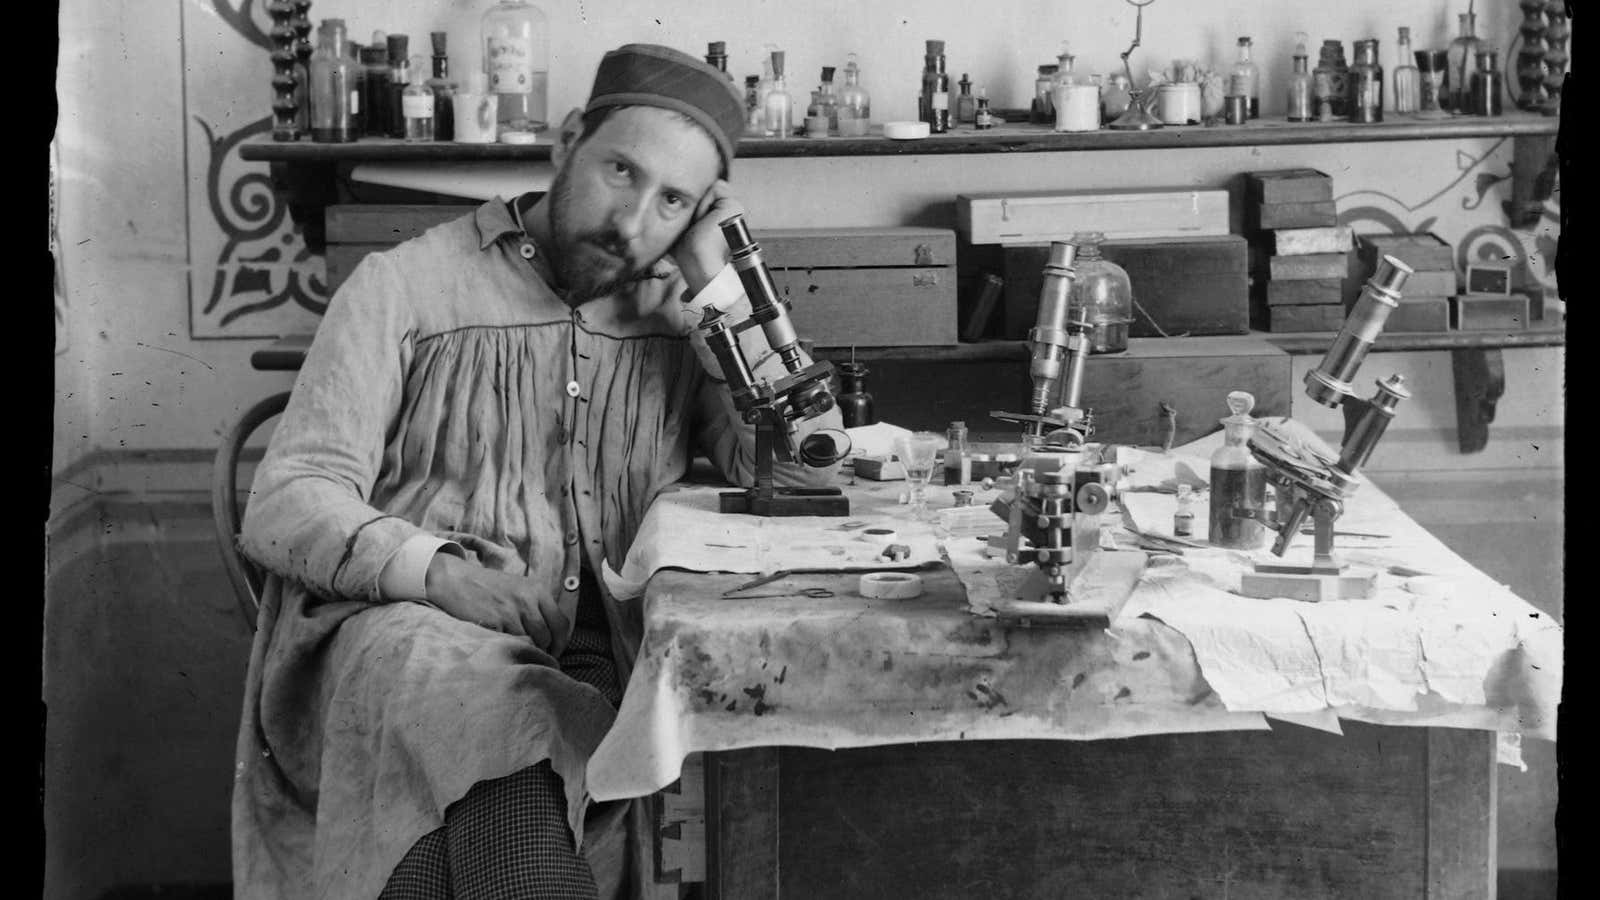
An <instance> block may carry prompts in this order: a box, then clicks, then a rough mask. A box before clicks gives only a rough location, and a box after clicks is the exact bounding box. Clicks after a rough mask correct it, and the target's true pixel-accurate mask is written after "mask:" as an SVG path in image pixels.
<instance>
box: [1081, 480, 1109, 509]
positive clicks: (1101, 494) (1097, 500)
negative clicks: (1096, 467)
mask: <svg viewBox="0 0 1600 900" xmlns="http://www.w3.org/2000/svg"><path fill="white" fill-rule="evenodd" d="M1076 500H1077V507H1078V512H1081V513H1084V514H1085V515H1091V516H1098V515H1099V514H1101V513H1103V512H1105V511H1106V507H1108V506H1110V505H1111V492H1110V491H1108V490H1106V486H1105V485H1103V484H1101V483H1099V482H1097V481H1091V482H1090V483H1088V484H1086V485H1084V486H1083V487H1081V488H1078V496H1077V498H1076Z"/></svg>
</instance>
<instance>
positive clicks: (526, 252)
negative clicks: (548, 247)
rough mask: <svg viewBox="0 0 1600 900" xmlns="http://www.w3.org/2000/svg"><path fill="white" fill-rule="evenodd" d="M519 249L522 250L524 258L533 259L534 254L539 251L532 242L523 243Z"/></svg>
mask: <svg viewBox="0 0 1600 900" xmlns="http://www.w3.org/2000/svg"><path fill="white" fill-rule="evenodd" d="M518 249H519V250H520V251H521V253H522V258H523V259H533V255H534V254H535V253H536V252H538V251H536V250H534V249H533V245H532V244H523V245H522V246H521V247H520V248H518Z"/></svg>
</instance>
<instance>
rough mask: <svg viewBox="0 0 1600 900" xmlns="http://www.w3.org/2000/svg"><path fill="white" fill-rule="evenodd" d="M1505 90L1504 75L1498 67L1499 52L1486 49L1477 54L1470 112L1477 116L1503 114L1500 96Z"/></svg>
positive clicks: (1489, 48)
mask: <svg viewBox="0 0 1600 900" xmlns="http://www.w3.org/2000/svg"><path fill="white" fill-rule="evenodd" d="M1504 90H1505V75H1504V74H1503V73H1501V71H1500V66H1499V52H1498V51H1497V50H1495V48H1493V47H1487V48H1485V49H1484V50H1482V51H1480V52H1479V53H1478V71H1476V72H1474V73H1472V112H1473V114H1474V115H1479V116H1498V115H1500V114H1501V113H1502V112H1504V108H1503V107H1502V105H1501V101H1500V96H1501V93H1502V92H1503V91H1504Z"/></svg>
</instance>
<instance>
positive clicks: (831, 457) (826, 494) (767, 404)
mask: <svg viewBox="0 0 1600 900" xmlns="http://www.w3.org/2000/svg"><path fill="white" fill-rule="evenodd" d="M718 225H719V227H720V228H721V229H722V237H723V239H724V240H726V241H727V242H728V248H729V249H730V250H731V251H732V258H731V260H730V262H731V264H732V265H733V268H734V270H735V271H736V272H737V273H738V275H739V281H740V283H741V284H742V285H743V286H744V291H745V295H746V296H747V297H749V299H750V316H749V318H746V319H744V320H742V321H734V320H733V319H732V317H730V316H729V315H728V314H727V313H725V312H723V311H721V310H718V309H717V308H716V307H714V306H708V307H706V309H705V312H704V313H703V318H702V319H701V321H700V324H699V325H698V328H699V330H700V333H701V335H702V336H703V337H704V338H705V341H706V344H707V346H709V347H710V348H711V352H712V353H713V354H714V355H715V356H716V359H717V364H718V366H719V367H720V368H721V369H722V375H723V378H724V380H726V382H727V385H728V391H729V392H730V393H731V394H732V395H733V404H734V408H735V409H737V410H738V411H739V414H740V415H741V416H743V418H744V420H745V422H747V423H749V424H752V425H754V426H755V428H756V458H755V469H756V473H755V474H756V477H755V486H753V487H751V488H748V489H746V490H743V491H729V492H725V493H723V494H722V495H721V503H720V506H721V511H722V512H725V513H748V514H751V515H757V516H847V515H849V514H850V500H849V498H847V497H845V496H844V493H843V491H841V490H840V489H839V488H790V487H778V486H776V485H775V484H774V483H773V473H772V464H773V461H774V460H775V459H776V460H778V461H781V462H800V463H801V464H803V465H807V466H812V467H817V468H820V467H824V466H830V465H832V464H834V463H835V462H838V461H839V460H840V459H842V458H843V457H844V453H845V452H848V448H847V447H846V448H840V447H839V445H838V442H837V441H836V440H835V439H834V438H833V436H831V435H829V434H827V433H823V432H815V433H812V434H810V435H807V436H806V437H805V438H804V439H801V438H799V437H798V430H797V428H796V426H797V425H798V424H799V423H800V422H802V421H804V420H806V419H811V418H815V417H817V416H820V415H822V414H823V413H825V412H827V411H828V410H830V409H833V406H834V400H833V393H832V392H831V391H830V390H829V389H828V380H829V378H831V377H832V375H833V365H832V364H831V363H829V362H827V361H826V360H818V361H816V362H813V363H810V364H809V365H808V364H806V362H805V361H804V358H803V357H802V355H801V352H800V339H799V337H798V336H797V335H796V334H795V330H794V323H793V322H791V321H790V319H789V303H788V301H787V300H785V299H784V298H783V297H781V296H780V295H779V294H778V289H777V286H776V285H775V284H773V281H772V273H771V272H770V271H769V270H768V269H767V265H766V262H765V261H764V260H763V259H762V257H761V247H760V245H759V244H757V243H756V241H755V239H754V238H753V237H751V235H750V230H749V228H748V227H747V226H746V225H745V221H744V217H743V216H742V215H736V216H732V217H730V218H728V219H725V220H723V221H722V222H720V223H718ZM758 325H759V326H760V327H761V332H762V335H763V336H764V337H765V339H766V343H767V346H768V348H770V349H771V351H772V352H774V353H776V354H777V355H778V358H779V359H780V360H781V361H782V362H783V367H784V369H785V374H784V375H783V376H782V377H780V378H778V380H776V381H768V380H767V379H765V378H761V377H758V376H757V375H756V374H755V370H754V366H753V365H752V364H751V362H750V360H748V359H746V358H745V351H744V347H743V346H742V345H741V343H740V340H739V335H740V334H742V333H743V332H745V331H747V330H749V329H751V328H754V327H756V326H758Z"/></svg>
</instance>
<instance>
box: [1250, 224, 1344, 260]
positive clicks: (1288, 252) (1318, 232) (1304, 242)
mask: <svg viewBox="0 0 1600 900" xmlns="http://www.w3.org/2000/svg"><path fill="white" fill-rule="evenodd" d="M1352 235H1353V232H1352V231H1351V229H1350V226H1349V225H1334V226H1333V227H1331V228H1279V229H1276V230H1274V231H1272V232H1271V233H1270V234H1269V235H1267V236H1266V237H1264V238H1263V241H1262V243H1263V245H1264V246H1265V247H1266V248H1267V249H1269V250H1270V251H1271V252H1272V254H1273V255H1274V256H1301V255H1304V254H1307V253H1345V252H1348V251H1349V249H1350V241H1351V237H1352Z"/></svg>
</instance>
